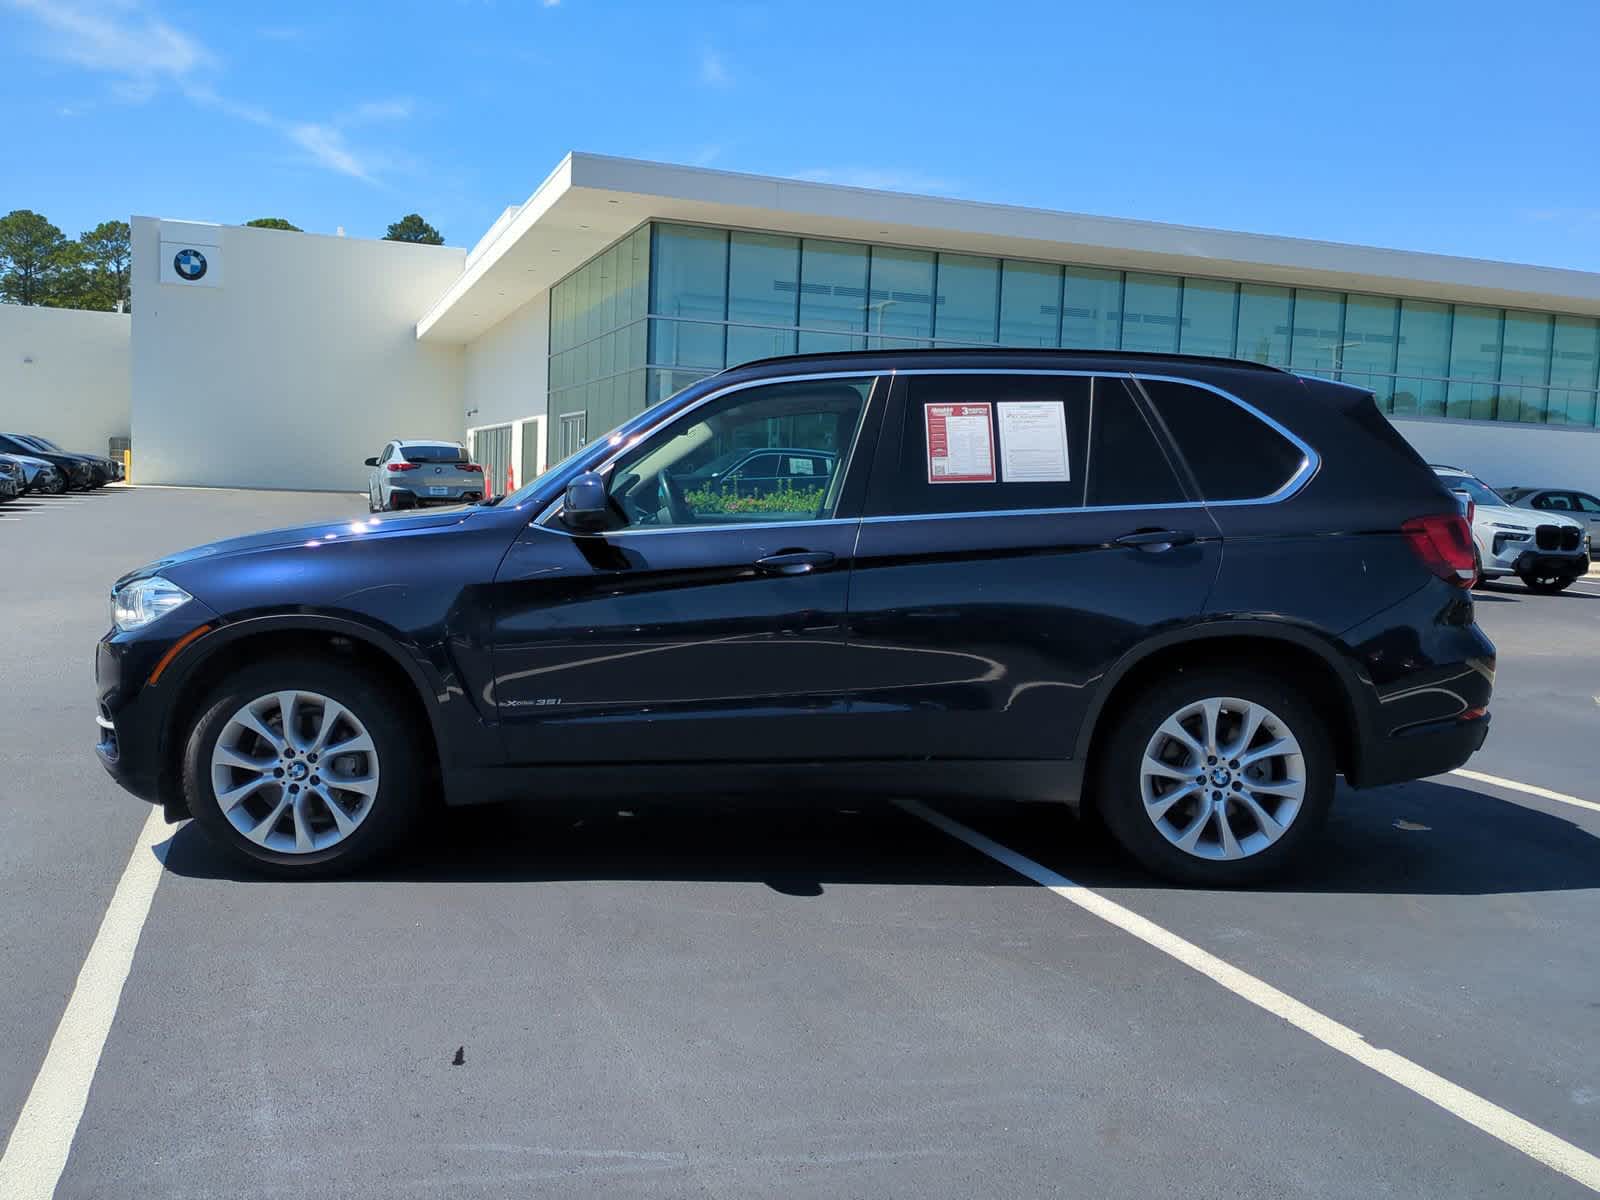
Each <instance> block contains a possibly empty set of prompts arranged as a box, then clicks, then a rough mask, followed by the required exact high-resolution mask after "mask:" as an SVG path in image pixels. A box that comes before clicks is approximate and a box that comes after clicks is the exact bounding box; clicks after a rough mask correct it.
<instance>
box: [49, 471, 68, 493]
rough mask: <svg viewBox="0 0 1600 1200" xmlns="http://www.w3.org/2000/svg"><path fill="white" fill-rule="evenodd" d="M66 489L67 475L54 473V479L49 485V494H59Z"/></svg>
mask: <svg viewBox="0 0 1600 1200" xmlns="http://www.w3.org/2000/svg"><path fill="white" fill-rule="evenodd" d="M66 490H67V477H66V476H65V475H62V474H59V473H58V474H57V475H56V481H55V482H54V483H52V484H51V485H50V494H51V495H52V496H59V495H61V494H62V493H64V492H65V491H66Z"/></svg>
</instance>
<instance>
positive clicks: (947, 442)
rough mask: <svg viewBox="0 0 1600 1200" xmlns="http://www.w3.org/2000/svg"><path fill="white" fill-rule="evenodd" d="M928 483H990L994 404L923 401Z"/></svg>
mask: <svg viewBox="0 0 1600 1200" xmlns="http://www.w3.org/2000/svg"><path fill="white" fill-rule="evenodd" d="M922 415H923V419H924V420H925V421H926V422H927V426H928V482H929V483H993V482H994V480H995V475H994V420H993V415H994V405H992V404H990V403H988V402H987V401H985V402H984V403H981V404H924V405H923V406H922Z"/></svg>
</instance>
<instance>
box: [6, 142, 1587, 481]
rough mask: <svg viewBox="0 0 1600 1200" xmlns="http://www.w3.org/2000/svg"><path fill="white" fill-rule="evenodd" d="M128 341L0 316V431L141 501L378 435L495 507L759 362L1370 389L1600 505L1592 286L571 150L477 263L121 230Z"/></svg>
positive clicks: (301, 474) (360, 470)
mask: <svg viewBox="0 0 1600 1200" xmlns="http://www.w3.org/2000/svg"><path fill="white" fill-rule="evenodd" d="M132 224H133V313H132V316H131V319H130V318H127V317H121V316H117V315H112V314H101V313H71V312H61V311H58V310H16V309H13V308H12V307H11V306H5V310H4V311H0V428H15V427H20V428H26V429H32V430H34V431H36V432H39V433H42V434H44V435H46V436H49V437H53V438H55V439H56V440H59V441H63V442H67V441H71V442H74V443H77V444H79V445H81V446H83V447H84V448H100V449H103V448H104V444H105V440H106V439H107V438H109V437H131V440H132V446H133V455H134V478H135V480H136V482H144V483H172V484H203V485H219V486H245V487H280V488H329V489H340V490H360V489H361V488H362V487H364V485H365V477H366V470H365V468H364V467H363V466H362V459H364V458H366V457H367V456H369V455H372V454H376V453H377V452H378V451H379V450H380V449H381V447H382V446H383V444H384V443H385V442H386V441H388V440H389V439H391V438H396V437H406V438H451V439H462V438H467V439H470V441H471V443H472V448H473V453H474V455H475V457H477V458H478V459H479V460H480V461H483V462H485V463H486V464H487V465H488V467H489V468H490V473H491V475H492V476H493V477H494V479H495V480H496V482H497V485H498V487H497V490H504V487H505V483H506V480H507V479H508V478H509V479H511V480H512V481H514V482H516V483H518V484H520V483H522V482H524V481H525V480H526V479H528V478H531V477H532V476H533V475H534V474H535V473H536V472H538V471H540V470H542V469H543V468H544V466H545V465H547V464H548V463H550V462H554V461H557V460H558V459H560V458H562V457H564V456H565V455H566V454H568V453H570V452H571V451H573V450H575V449H577V448H578V447H579V446H581V445H583V444H584V443H585V442H586V441H587V440H589V439H592V438H594V437H597V436H599V435H601V434H603V433H604V432H605V431H607V430H608V429H610V428H611V427H613V426H615V425H616V424H617V423H618V422H620V421H622V420H623V419H624V418H626V417H627V416H629V415H630V414H632V413H635V412H637V411H639V410H640V409H642V408H644V407H645V406H646V405H648V404H650V403H653V402H654V401H656V400H658V399H660V398H662V397H664V396H667V395H670V394H671V393H672V392H674V391H676V390H678V389H679V388H681V387H683V386H685V385H686V384H688V383H690V382H693V381H694V380H696V379H700V378H703V377H704V376H706V375H708V374H712V373H714V372H716V371H719V370H721V369H723V368H724V367H729V366H733V365H736V364H738V363H741V362H747V361H749V360H751V359H756V358H764V357H768V356H771V355H780V354H793V353H806V352H812V351H836V350H851V349H876V348H887V347H921V346H951V347H959V346H1026V347H1054V346H1061V347H1075V348H1076V347H1082V348H1094V349H1112V350H1115V349H1121V350H1137V351H1157V352H1180V353H1187V354H1206V355H1227V356H1234V357H1239V358H1246V359H1252V360H1255V361H1258V362H1265V363H1270V364H1273V365H1276V366H1281V367H1284V368H1286V369H1288V370H1291V371H1297V372H1304V373H1308V374H1314V375H1319V376H1323V377H1326V378H1333V379H1342V380H1345V381H1348V382H1350V383H1354V384H1357V385H1359V386H1361V387H1363V388H1368V389H1370V390H1371V391H1372V392H1373V393H1374V394H1375V395H1376V396H1377V399H1378V403H1379V406H1380V407H1381V408H1382V409H1383V411H1384V412H1385V413H1387V414H1388V415H1389V417H1390V418H1391V419H1392V420H1393V421H1394V422H1395V424H1396V426H1397V427H1398V428H1399V429H1400V430H1401V432H1402V433H1404V434H1405V436H1406V437H1407V438H1408V439H1409V440H1411V442H1412V443H1413V444H1414V445H1415V446H1417V448H1418V449H1419V450H1420V451H1422V453H1423V454H1424V455H1426V456H1427V457H1429V458H1431V459H1435V460H1448V461H1453V462H1457V463H1459V464H1461V465H1464V466H1467V467H1468V468H1470V469H1473V470H1475V471H1477V472H1478V473H1479V474H1481V475H1483V476H1484V477H1485V478H1486V479H1488V480H1489V482H1491V483H1506V484H1509V483H1532V482H1546V483H1550V484H1558V485H1564V486H1571V487H1578V488H1583V489H1585V490H1590V491H1600V457H1597V455H1596V454H1595V450H1596V448H1597V447H1600V442H1596V441H1595V440H1594V439H1595V437H1596V433H1597V431H1596V422H1597V407H1600V406H1597V394H1600V275H1596V274H1589V273H1585V272H1580V271H1570V270H1562V269H1558V268H1551V267H1535V266H1523V265H1517V264H1509V263H1498V262H1489V261H1483V260H1478V259H1468V258H1456V257H1449V256H1444V255H1436V254H1422V253H1415V252H1411V251H1402V250H1390V249H1378V248H1373V247H1365V246H1350V245H1340V244H1335V243H1330V242H1320V241H1310V240H1304V239H1298V238H1285V237H1273V236H1266V235H1260V234H1250V233H1235V232H1224V231H1219V230H1213V229H1198V228H1190V227H1186V226H1177V225H1165V224H1158V223H1153V222H1147V221H1132V220H1124V219H1119V218H1114V217H1096V216H1084V215H1081V214H1076V213H1070V212H1055V211H1047V210H1041V209H1032V208H1018V207H1011V206H1007V205H1000V204H981V203H975V202H971V201H963V200H950V199H944V198H937V197H928V196H913V195H904V194H899V193H890V192H879V191H868V190H863V189H859V188H848V187H839V186H833V185H828V184H821V183H810V182H798V181H794V180H787V179H774V178H765V177H760V176H753V175H740V174H732V173H729V172H723V171H711V170H704V169H698V168H689V167H680V166H672V165H667V164H661V163H652V162H641V161H637V160H630V159H619V158H610V157H605V156H600V155H591V154H579V153H573V154H570V155H568V156H567V157H566V158H565V159H564V160H562V162H561V163H560V164H559V165H558V166H557V167H556V169H555V170H554V171H552V172H551V173H550V175H549V176H548V177H547V178H546V179H545V180H544V182H543V183H541V184H540V185H539V187H538V188H537V189H536V190H535V191H534V193H533V195H532V196H530V197H529V198H528V200H527V201H526V202H525V203H523V204H521V205H518V206H516V207H512V208H508V209H506V210H505V212H504V213H502V215H501V216H500V218H499V219H498V220H497V221H496V222H495V223H494V225H493V226H492V227H491V228H490V229H489V230H488V231H487V232H486V233H485V234H484V236H483V237H482V238H481V239H480V240H479V241H478V243H477V245H475V246H474V247H473V248H472V249H470V250H462V249H460V248H455V247H446V246H422V245H411V244H405V243H395V242H378V241H367V240H361V239H350V238H335V237H323V236H318V235H311V234H300V233H288V232H283V231H279V230H268V229H254V228H243V227H236V226H220V225H209V224H203V223H195V222H186V221H170V220H163V219H157V218H146V217H136V218H134V220H133V223H132Z"/></svg>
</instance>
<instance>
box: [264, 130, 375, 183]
mask: <svg viewBox="0 0 1600 1200" xmlns="http://www.w3.org/2000/svg"><path fill="white" fill-rule="evenodd" d="M285 132H286V133H287V134H288V136H289V140H290V141H291V142H293V143H294V144H295V145H296V146H299V147H300V148H301V149H302V150H304V151H305V152H306V153H307V154H309V155H310V156H311V157H312V158H313V159H314V160H315V161H316V162H318V163H320V164H321V165H323V166H324V167H327V168H328V169H329V170H330V171H338V172H339V173H340V174H341V175H349V176H350V177H351V178H352V179H362V180H365V181H366V182H368V183H371V182H372V176H371V174H370V173H369V171H368V169H367V165H366V164H365V163H364V162H362V160H361V159H360V158H358V157H357V156H356V155H355V154H354V153H352V152H351V150H350V147H349V146H347V145H346V144H345V140H344V134H343V133H341V132H340V131H339V130H338V129H337V128H335V127H334V126H332V125H319V124H317V123H316V122H314V121H302V122H299V123H298V124H294V125H290V126H288V128H287V129H286V131H285Z"/></svg>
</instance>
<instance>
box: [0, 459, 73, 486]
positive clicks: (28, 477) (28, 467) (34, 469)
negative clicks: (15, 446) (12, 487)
mask: <svg viewBox="0 0 1600 1200" xmlns="http://www.w3.org/2000/svg"><path fill="white" fill-rule="evenodd" d="M0 458H3V459H5V460H7V461H8V462H14V463H16V464H17V466H19V467H20V468H22V491H23V493H24V494H27V493H28V492H48V493H50V494H51V495H60V494H61V493H62V492H64V491H66V490H67V477H66V476H65V475H63V474H62V473H61V472H60V471H59V470H58V469H57V468H56V467H55V466H53V465H52V464H50V463H48V462H46V461H45V460H44V459H42V458H37V457H35V456H34V455H32V454H0Z"/></svg>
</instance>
